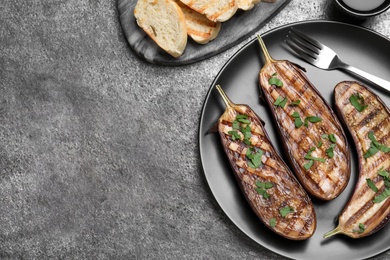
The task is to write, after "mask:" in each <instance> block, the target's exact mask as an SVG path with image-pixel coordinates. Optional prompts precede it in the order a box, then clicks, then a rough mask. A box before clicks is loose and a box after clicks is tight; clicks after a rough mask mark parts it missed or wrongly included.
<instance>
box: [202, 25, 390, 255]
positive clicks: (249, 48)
mask: <svg viewBox="0 0 390 260" xmlns="http://www.w3.org/2000/svg"><path fill="white" fill-rule="evenodd" d="M291 26H294V27H295V28H297V29H299V30H301V31H302V32H304V33H307V34H308V35H310V36H312V37H314V38H315V39H317V40H319V41H320V42H323V43H324V44H326V45H328V46H329V47H331V48H333V49H334V50H335V51H336V52H338V53H339V54H340V57H341V59H342V60H344V61H345V62H347V63H349V64H351V65H354V66H355V67H358V68H361V69H363V70H366V71H367V72H371V73H373V74H375V75H377V76H379V77H382V78H384V79H386V80H390V75H389V73H388V72H389V70H390V55H389V52H388V50H390V41H389V39H387V38H385V37H384V36H381V35H379V34H377V33H375V32H373V31H371V30H368V29H365V28H362V27H357V26H352V25H348V24H343V23H338V22H330V21H320V20H318V21H317V20H316V21H307V22H300V23H294V24H290V25H285V26H283V27H280V28H277V29H275V30H272V31H270V32H267V33H265V34H264V35H263V39H264V42H265V44H266V45H267V46H268V50H269V52H270V53H271V55H272V56H273V57H274V58H275V59H279V60H283V59H288V60H290V61H292V62H295V63H298V64H300V65H302V66H303V67H305V68H306V70H307V76H308V77H309V79H310V80H311V81H312V83H313V84H314V85H315V86H316V87H317V88H318V90H319V91H320V92H321V94H322V95H323V96H324V97H325V99H327V101H328V102H329V103H330V104H331V105H332V106H333V100H332V99H333V88H334V87H335V85H336V84H337V83H338V82H340V81H343V80H352V79H353V80H359V81H361V82H363V83H365V84H366V85H368V86H371V84H369V83H368V82H364V81H362V80H361V79H360V78H357V77H355V76H352V75H348V74H345V73H343V72H340V71H324V70H320V69H317V68H315V67H313V66H312V65H309V64H308V63H306V62H304V61H302V60H301V59H299V58H298V57H297V56H295V54H293V53H292V52H290V51H289V49H288V48H287V47H286V46H285V44H284V43H283V40H284V38H285V36H286V35H287V33H288V30H289V28H290V27H291ZM263 65H264V59H263V56H262V52H261V50H260V46H259V44H258V42H257V40H253V41H251V42H249V43H248V44H247V45H246V46H244V47H243V48H242V49H241V50H239V51H238V52H237V53H236V54H235V55H234V56H233V57H232V58H231V59H230V60H229V61H228V62H227V63H226V64H225V65H224V67H223V68H222V69H221V71H220V72H219V74H218V75H217V77H216V78H215V80H214V81H213V83H212V84H211V88H210V91H209V93H208V94H207V96H206V100H205V102H204V107H203V111H202V114H201V118H200V126H199V149H200V157H201V163H202V167H203V171H204V174H205V178H206V180H207V183H208V185H209V187H210V189H211V192H212V194H213V195H214V197H215V199H216V201H217V202H218V204H219V205H220V207H221V208H222V210H223V211H224V212H225V213H226V215H227V216H228V218H229V219H230V220H231V221H232V222H233V223H234V224H235V225H236V226H237V227H238V228H239V229H241V230H242V231H243V232H244V233H245V234H246V235H248V236H249V237H250V238H252V239H253V240H254V241H256V242H257V243H259V244H260V245H262V246H264V247H266V248H268V249H269V250H271V251H273V252H275V253H278V254H280V255H283V256H286V257H289V258H296V259H310V260H312V259H316V260H321V259H345V260H347V259H364V258H368V257H371V256H374V255H377V254H379V253H381V252H384V251H386V250H388V249H389V248H390V244H389V241H390V226H386V227H385V228H383V229H382V230H380V231H379V232H377V233H375V234H374V235H372V236H369V237H366V238H361V239H356V240H354V239H351V238H349V237H346V236H341V235H339V236H335V237H333V238H329V239H323V238H322V236H323V234H325V233H326V232H327V231H330V230H332V229H333V228H335V226H336V218H337V216H338V214H339V213H340V212H341V210H342V209H343V207H344V205H345V204H346V202H347V201H348V199H349V197H350V196H351V194H352V191H353V188H354V185H355V182H356V179H357V174H358V172H357V157H356V152H355V150H354V146H353V144H352V140H351V139H349V142H350V147H351V153H352V158H351V159H352V170H351V180H350V182H349V184H348V186H347V188H346V190H345V191H344V192H343V193H342V194H341V195H340V196H339V197H338V198H336V199H335V200H333V201H330V202H321V201H317V200H314V201H313V202H314V205H315V209H316V213H317V223H318V225H317V230H316V232H315V234H314V235H313V237H311V238H310V239H309V240H307V241H290V240H287V239H284V238H282V237H280V236H277V235H276V234H274V233H273V232H272V231H270V230H268V229H267V228H266V227H265V226H264V225H263V224H262V223H261V222H260V220H258V219H257V217H256V215H255V214H254V213H253V212H252V210H251V208H250V207H249V205H248V203H247V202H246V200H245V198H244V196H243V194H242V193H241V191H240V189H239V187H238V185H237V183H236V181H235V179H234V176H233V172H232V171H231V169H230V166H229V163H228V161H227V157H226V155H225V153H224V151H223V149H222V146H221V144H220V140H219V136H218V135H217V134H207V132H208V130H209V129H210V127H211V126H212V125H213V124H215V122H216V121H217V120H218V118H219V116H220V115H222V113H223V112H224V110H225V107H224V104H223V102H222V100H221V98H220V97H219V95H218V93H217V91H216V90H215V91H214V86H215V85H216V84H220V85H221V86H222V88H223V89H224V90H225V91H226V93H227V95H228V96H229V97H230V98H231V99H232V101H233V102H235V103H237V104H240V103H241V104H248V105H249V106H251V107H252V109H254V111H255V112H256V113H257V114H258V115H259V116H260V117H261V118H262V119H263V120H264V121H265V122H266V130H267V132H268V134H269V136H270V138H271V141H273V143H274V144H275V146H276V148H277V149H278V151H279V152H280V153H281V154H283V150H282V149H283V148H282V145H281V143H280V142H279V139H278V138H277V136H276V131H275V125H274V124H273V121H272V118H271V115H270V114H269V110H268V108H267V107H266V104H265V102H262V101H261V100H260V99H259V87H258V73H259V71H260V68H261V67H262V66H263ZM374 91H375V92H376V93H377V94H378V95H379V96H381V98H382V99H383V100H384V102H385V103H386V104H387V106H389V104H390V96H389V94H388V93H385V92H381V91H379V90H378V89H374ZM285 161H287V160H285Z"/></svg>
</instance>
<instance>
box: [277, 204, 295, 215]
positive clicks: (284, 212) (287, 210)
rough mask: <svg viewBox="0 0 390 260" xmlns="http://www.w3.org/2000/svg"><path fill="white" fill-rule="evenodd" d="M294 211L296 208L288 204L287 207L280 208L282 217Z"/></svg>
mask: <svg viewBox="0 0 390 260" xmlns="http://www.w3.org/2000/svg"><path fill="white" fill-rule="evenodd" d="M293 212H294V209H293V208H292V207H290V206H287V207H284V208H281V209H280V210H279V213H280V215H281V216H282V217H286V216H287V215H288V214H290V213H293Z"/></svg>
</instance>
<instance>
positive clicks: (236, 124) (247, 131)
mask: <svg viewBox="0 0 390 260" xmlns="http://www.w3.org/2000/svg"><path fill="white" fill-rule="evenodd" d="M250 122H251V121H250V120H249V119H248V115H240V114H238V115H236V119H235V120H234V121H233V122H232V128H233V130H232V131H229V132H228V134H229V135H231V136H232V140H233V141H235V140H241V136H240V134H239V132H238V131H240V132H241V133H242V134H243V136H244V140H243V142H244V143H245V144H247V145H250V144H251V142H250V140H249V139H250V138H251V136H252V132H251V127H250V125H249V124H250Z"/></svg>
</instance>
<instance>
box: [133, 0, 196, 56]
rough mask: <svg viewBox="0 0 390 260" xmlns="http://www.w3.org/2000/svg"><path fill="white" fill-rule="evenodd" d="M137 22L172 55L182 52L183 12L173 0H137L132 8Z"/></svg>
mask: <svg viewBox="0 0 390 260" xmlns="http://www.w3.org/2000/svg"><path fill="white" fill-rule="evenodd" d="M134 17H135V18H136V20H137V24H138V25H139V26H140V27H141V28H142V29H143V30H144V31H145V33H146V34H148V35H149V36H150V38H152V39H153V41H155V42H156V43H157V45H158V46H160V47H161V48H162V49H163V50H165V51H166V52H168V53H169V54H170V55H172V56H173V57H179V56H180V55H182V54H183V52H184V50H185V47H186V45H187V38H188V37H187V26H186V21H185V17H184V13H183V11H182V10H181V8H180V7H179V6H178V4H177V3H176V2H175V1H174V0H138V2H137V5H136V6H135V9H134Z"/></svg>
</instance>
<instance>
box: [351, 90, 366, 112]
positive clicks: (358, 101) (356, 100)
mask: <svg viewBox="0 0 390 260" xmlns="http://www.w3.org/2000/svg"><path fill="white" fill-rule="evenodd" d="M349 102H351V105H352V106H354V108H356V110H357V111H359V112H362V111H363V110H364V109H366V108H367V106H368V105H366V104H365V102H364V97H362V96H361V95H360V94H359V93H355V94H352V95H351V96H350V97H349Z"/></svg>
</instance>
